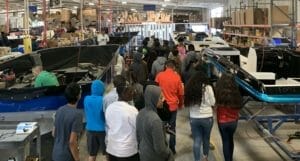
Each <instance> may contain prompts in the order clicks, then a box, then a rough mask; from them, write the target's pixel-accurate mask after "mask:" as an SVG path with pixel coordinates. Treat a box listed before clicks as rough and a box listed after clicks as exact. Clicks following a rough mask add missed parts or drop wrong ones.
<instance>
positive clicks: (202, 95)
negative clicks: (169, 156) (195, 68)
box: [184, 72, 215, 161]
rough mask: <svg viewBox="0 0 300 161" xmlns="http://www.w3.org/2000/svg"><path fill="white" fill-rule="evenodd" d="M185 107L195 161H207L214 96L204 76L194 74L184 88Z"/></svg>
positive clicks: (198, 73) (202, 74)
mask: <svg viewBox="0 0 300 161" xmlns="http://www.w3.org/2000/svg"><path fill="white" fill-rule="evenodd" d="M184 93H185V98H184V103H185V107H189V110H190V125H191V129H192V136H193V140H194V144H193V153H194V159H195V161H200V160H201V152H200V150H201V146H203V159H202V160H203V161H207V156H208V152H209V140H210V133H211V129H212V126H213V110H212V106H214V105H215V96H214V92H213V88H212V86H211V85H210V82H209V79H208V78H207V77H206V74H204V73H202V72H196V73H195V74H194V75H193V76H192V77H191V78H190V79H189V81H188V82H187V84H186V86H185V91H184Z"/></svg>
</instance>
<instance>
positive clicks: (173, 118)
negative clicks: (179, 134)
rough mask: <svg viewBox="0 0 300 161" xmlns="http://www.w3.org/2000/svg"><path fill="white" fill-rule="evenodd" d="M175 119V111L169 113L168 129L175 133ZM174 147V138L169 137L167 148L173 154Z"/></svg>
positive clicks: (173, 136) (172, 136)
mask: <svg viewBox="0 0 300 161" xmlns="http://www.w3.org/2000/svg"><path fill="white" fill-rule="evenodd" d="M176 117H177V111H172V112H171V118H170V120H169V125H170V126H171V127H170V129H171V130H172V131H174V132H175V133H176ZM175 146H176V136H175V135H170V140H169V147H170V149H171V150H172V151H173V152H174V151H175Z"/></svg>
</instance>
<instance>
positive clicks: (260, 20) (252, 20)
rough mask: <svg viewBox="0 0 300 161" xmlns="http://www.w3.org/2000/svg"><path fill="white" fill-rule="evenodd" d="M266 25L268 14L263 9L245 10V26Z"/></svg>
mask: <svg viewBox="0 0 300 161" xmlns="http://www.w3.org/2000/svg"><path fill="white" fill-rule="evenodd" d="M267 23H268V12H267V10H266V9H264V8H248V9H246V10H245V24H246V25H254V24H255V25H261V24H267Z"/></svg>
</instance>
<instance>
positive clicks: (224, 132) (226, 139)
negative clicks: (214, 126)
mask: <svg viewBox="0 0 300 161" xmlns="http://www.w3.org/2000/svg"><path fill="white" fill-rule="evenodd" d="M218 125H219V130H220V134H221V137H222V143H223V154H224V159H225V161H232V158H233V149H234V143H233V135H234V133H235V130H236V127H237V121H234V122H228V123H219V124H218Z"/></svg>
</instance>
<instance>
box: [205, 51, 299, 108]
mask: <svg viewBox="0 0 300 161" xmlns="http://www.w3.org/2000/svg"><path fill="white" fill-rule="evenodd" d="M203 55H204V57H206V58H207V59H208V61H209V62H210V63H211V64H213V66H214V70H213V72H212V73H214V75H215V76H220V75H221V73H223V72H231V73H233V74H234V75H235V78H236V82H237V83H238V84H239V86H240V87H241V88H242V89H243V91H245V92H246V93H248V94H249V95H251V96H252V97H253V98H255V99H257V100H259V101H262V102H269V103H300V68H299V64H300V54H298V53H296V52H295V51H292V50H290V49H284V48H271V47H268V48H249V51H248V52H245V53H243V54H240V51H239V50H237V49H235V48H231V47H222V48H207V49H205V50H204V51H203Z"/></svg>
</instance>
